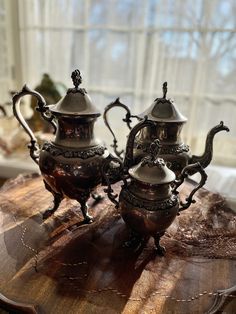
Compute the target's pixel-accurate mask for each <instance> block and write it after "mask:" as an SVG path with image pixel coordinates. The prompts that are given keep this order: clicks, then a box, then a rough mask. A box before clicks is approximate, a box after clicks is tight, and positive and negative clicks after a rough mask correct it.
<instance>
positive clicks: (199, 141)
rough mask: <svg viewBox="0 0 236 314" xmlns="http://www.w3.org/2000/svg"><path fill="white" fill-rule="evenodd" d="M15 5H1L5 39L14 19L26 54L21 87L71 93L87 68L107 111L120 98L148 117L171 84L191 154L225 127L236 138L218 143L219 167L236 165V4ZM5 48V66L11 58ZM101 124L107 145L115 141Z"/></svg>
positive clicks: (68, 1) (83, 0) (216, 0)
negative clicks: (45, 79) (43, 82)
mask: <svg viewBox="0 0 236 314" xmlns="http://www.w3.org/2000/svg"><path fill="white" fill-rule="evenodd" d="M13 2H14V3H18V5H17V6H16V5H13ZM13 2H12V1H11V5H7V3H9V1H3V0H1V2H0V3H1V5H0V7H1V12H0V13H1V16H2V17H3V19H2V22H1V24H0V27H1V28H0V30H1V36H2V37H4V36H5V37H4V38H5V39H6V34H5V31H6V28H5V24H4V23H5V20H4V17H5V15H6V10H9V11H11V12H10V13H12V14H13V16H15V19H14V21H12V25H13V26H12V29H13V32H12V33H13V34H14V38H15V40H14V43H16V44H17V43H18V44H19V48H20V49H21V56H20V60H18V61H19V62H17V63H15V65H16V68H18V70H17V71H16V72H17V73H18V76H17V77H16V84H17V86H19V85H22V84H23V83H25V82H27V83H28V84H29V85H30V86H32V87H34V86H35V85H36V84H37V83H38V82H39V81H40V79H41V76H42V74H43V73H45V72H47V73H50V74H51V75H52V78H53V79H54V80H56V81H60V82H63V83H65V84H66V85H67V86H68V87H70V86H71V82H70V72H71V71H72V70H73V69H75V68H79V69H80V70H81V71H82V74H83V78H84V86H85V87H86V88H87V90H88V92H89V93H90V95H91V97H92V98H93V100H94V102H95V103H96V104H97V106H98V107H100V109H101V111H103V109H104V107H105V106H106V105H107V104H108V103H109V102H111V101H113V100H114V99H115V98H117V97H118V96H120V99H121V101H122V102H124V103H126V104H127V105H129V106H130V107H131V109H132V110H133V112H134V113H139V112H142V111H143V110H144V109H146V108H147V107H148V106H149V105H150V104H151V102H152V101H153V100H154V99H155V98H156V97H158V96H160V95H162V91H161V88H162V83H163V82H164V81H167V82H168V89H169V92H168V94H169V96H170V97H171V98H174V99H175V101H176V103H177V104H178V107H179V108H180V110H181V111H182V113H183V114H184V115H186V116H187V117H188V119H189V120H188V123H187V124H186V126H185V128H184V140H185V142H186V143H188V144H189V145H190V146H191V149H192V151H193V152H194V153H196V154H198V153H201V151H202V150H203V147H204V142H205V137H206V133H207V131H208V130H209V129H210V128H211V127H213V126H214V125H216V124H218V123H219V122H220V121H221V120H224V122H225V124H226V125H228V126H229V127H230V129H231V133H230V134H226V133H224V132H222V133H220V134H219V135H218V136H216V138H215V143H214V144H215V146H214V161H215V162H218V163H223V164H231V165H236V158H235V155H236V145H235V142H236V123H235V118H236V93H235V86H236V66H235V64H236V62H235V61H236V60H235V59H236V36H235V33H236V19H235V16H236V2H235V1H234V0H198V1H192V0H168V1H167V0H147V1H145V0H119V1H118V0H110V1H105V0H104V1H103V0H79V1H78V0H50V1H45V0H34V1H30V0H21V1H18V2H17V1H13ZM16 9H17V10H16ZM14 12H15V13H14ZM18 19H19V21H18V26H19V27H18V28H17V25H16V24H17V23H16V21H15V20H18ZM4 34H5V35H4ZM8 36H10V34H8ZM3 42H5V41H4V40H3ZM16 44H15V45H16ZM9 47H10V45H9ZM15 48H16V47H15ZM1 49H2V50H1V52H0V54H1V58H3V59H4V58H7V57H8V55H7V54H6V52H5V50H4V49H3V48H1ZM15 58H16V56H15ZM18 58H19V56H18ZM6 64H9V62H8V61H7V62H5V64H2V63H1V67H5V66H6ZM4 71H6V70H4V68H3V69H2V68H1V74H0V77H1V79H2V78H4V80H5V78H9V79H10V76H9V75H10V72H9V69H8V70H7V71H8V72H7V73H8V74H7V75H5V74H4V73H5V72H4ZM4 82H7V80H5V81H4ZM5 84H7V83H5ZM1 88H3V87H1ZM114 115H115V116H116V117H117V114H116V113H115V114H114ZM118 115H119V117H120V120H118V119H115V120H114V121H113V124H114V127H115V128H119V138H120V140H121V141H122V140H123V143H124V142H125V128H121V127H120V126H121V125H122V121H121V120H122V117H123V115H124V113H123V112H119V114H118ZM111 118H112V117H111ZM99 123H100V127H99V129H98V132H99V134H100V136H101V137H102V138H104V137H106V138H107V137H108V132H107V131H106V130H105V129H104V126H103V123H102V121H100V122H99ZM121 130H122V131H121ZM127 132H128V130H127ZM109 141H110V143H111V139H109Z"/></svg>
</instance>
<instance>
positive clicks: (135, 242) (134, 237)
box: [123, 230, 147, 250]
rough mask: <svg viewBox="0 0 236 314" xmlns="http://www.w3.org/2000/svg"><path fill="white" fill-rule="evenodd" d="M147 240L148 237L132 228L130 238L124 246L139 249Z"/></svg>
mask: <svg viewBox="0 0 236 314" xmlns="http://www.w3.org/2000/svg"><path fill="white" fill-rule="evenodd" d="M146 240H147V239H146V238H144V237H142V236H141V235H140V234H138V233H137V232H135V231H133V230H131V231H130V235H129V239H128V240H127V241H125V243H124V244H123V247H125V248H130V249H135V250H138V249H139V248H140V247H141V246H142V244H143V243H144V242H145V241H146Z"/></svg>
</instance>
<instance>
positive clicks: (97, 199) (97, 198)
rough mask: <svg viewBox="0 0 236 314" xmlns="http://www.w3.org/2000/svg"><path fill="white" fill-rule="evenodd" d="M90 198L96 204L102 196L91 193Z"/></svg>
mask: <svg viewBox="0 0 236 314" xmlns="http://www.w3.org/2000/svg"><path fill="white" fill-rule="evenodd" d="M91 196H92V198H93V199H94V200H95V201H96V202H99V201H101V200H102V199H103V196H102V195H100V194H97V193H92V194H91Z"/></svg>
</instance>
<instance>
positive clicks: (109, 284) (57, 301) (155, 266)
mask: <svg viewBox="0 0 236 314" xmlns="http://www.w3.org/2000/svg"><path fill="white" fill-rule="evenodd" d="M119 188H120V187H119V184H117V185H116V187H115V189H117V191H119ZM191 188H192V186H191V184H190V183H185V184H184V186H183V189H182V190H181V195H182V197H184V196H185V195H187V193H188V192H189V190H190V189H191ZM98 192H100V193H103V189H102V188H101V189H100V191H98ZM201 193H202V194H201ZM202 195H204V197H201V196H202ZM208 196H212V193H210V192H209V191H206V190H204V192H203V190H202V191H200V192H199V194H197V196H196V198H197V203H196V204H194V205H192V206H191V208H194V207H195V209H196V207H197V206H199V207H202V206H203V205H204V207H205V208H207V207H208V206H210V201H211V200H212V197H208ZM51 203H52V196H51V194H50V193H48V192H47V191H46V190H45V188H44V186H43V181H42V178H41V177H40V176H38V175H31V176H29V175H28V176H19V177H18V178H16V179H15V180H11V181H8V182H7V183H6V184H5V185H4V186H3V187H2V189H1V191H0V207H1V210H0V217H1V218H0V265H1V271H0V291H1V293H2V294H3V295H4V296H6V297H7V298H9V299H11V300H14V301H15V302H23V303H26V304H29V306H28V307H27V305H26V304H25V305H23V307H21V308H19V312H22V313H36V312H39V313H41V312H42V313H70V314H72V313H103V314H105V313H109V314H112V313H181V314H184V313H186V314H187V313H188V314H189V313H204V312H207V311H208V310H209V309H210V308H211V306H212V304H213V303H214V302H215V305H214V308H212V310H211V311H210V312H211V313H216V309H217V308H220V307H221V308H222V307H223V306H224V303H225V302H224V301H225V299H226V298H222V297H221V298H220V297H219V295H220V294H219V293H218V292H217V291H218V290H220V289H226V288H229V287H231V286H233V285H234V284H235V278H236V267H235V266H236V263H235V260H234V259H229V258H228V259H224V258H218V259H212V258H207V257H204V256H201V252H199V255H198V256H197V255H196V254H194V256H186V254H182V253H184V252H178V253H176V252H177V251H178V249H180V250H185V248H183V246H179V245H178V243H177V242H178V241H176V240H175V239H172V238H171V237H168V233H167V236H164V237H163V240H162V241H163V243H164V244H165V246H166V250H167V252H166V255H165V256H164V257H159V256H157V255H156V252H155V248H154V244H153V243H152V240H150V241H149V242H148V243H147V244H146V246H145V247H143V248H140V249H139V250H138V251H135V252H134V251H132V250H130V249H126V248H124V247H123V246H122V244H123V242H124V241H125V239H126V238H127V236H128V231H127V228H126V226H125V224H124V222H123V221H122V219H121V218H120V216H119V212H118V210H116V209H115V208H114V206H113V205H112V204H111V203H110V202H109V201H108V200H107V199H106V198H104V199H103V200H102V201H101V202H99V203H98V204H95V203H93V200H90V203H89V205H90V213H92V215H93V216H94V222H93V223H92V224H90V225H83V224H82V223H81V221H82V216H81V214H80V211H79V210H78V207H79V205H78V203H77V202H76V201H72V200H64V201H63V202H62V204H61V206H60V208H59V209H58V210H57V212H56V213H55V215H53V216H52V217H50V218H48V219H47V220H45V221H43V220H42V213H43V212H44V211H45V209H46V208H47V207H49V206H50V205H51ZM191 208H190V209H189V210H187V211H186V212H184V213H183V215H191ZM181 215H182V214H181ZM174 227H175V228H177V225H175V226H174ZM186 250H188V251H189V250H190V251H191V250H192V248H191V247H189V246H188V245H187V244H186ZM193 252H194V250H193ZM227 294H230V296H229V297H228V299H227V300H229V301H231V300H234V299H233V294H234V293H233V291H232V290H231V291H230V293H227ZM0 299H1V300H2V301H0V307H1V306H2V307H3V308H8V310H9V309H11V311H14V310H15V309H17V308H18V304H17V303H16V304H15V303H13V304H12V303H11V302H10V300H6V299H4V297H3V296H0ZM222 300H223V301H222ZM226 303H227V302H226ZM30 305H32V306H31V307H30ZM234 309H235V302H231V303H230V304H228V305H227V307H226V308H225V309H224V313H235V311H234ZM11 311H10V312H11ZM210 312H209V313H210Z"/></svg>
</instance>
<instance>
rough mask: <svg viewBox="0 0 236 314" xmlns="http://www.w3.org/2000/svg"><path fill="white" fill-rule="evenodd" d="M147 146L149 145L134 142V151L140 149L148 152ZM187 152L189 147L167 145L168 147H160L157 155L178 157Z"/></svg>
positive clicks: (184, 145)
mask: <svg viewBox="0 0 236 314" xmlns="http://www.w3.org/2000/svg"><path fill="white" fill-rule="evenodd" d="M149 146H150V144H148V143H141V142H139V141H136V142H135V148H136V149H141V150H142V151H144V152H149ZM188 151H189V146H188V145H186V144H184V143H182V144H179V145H174V146H173V145H168V146H162V147H161V148H160V151H159V154H160V155H172V154H174V155H178V154H181V153H184V152H186V153H187V152H188Z"/></svg>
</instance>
